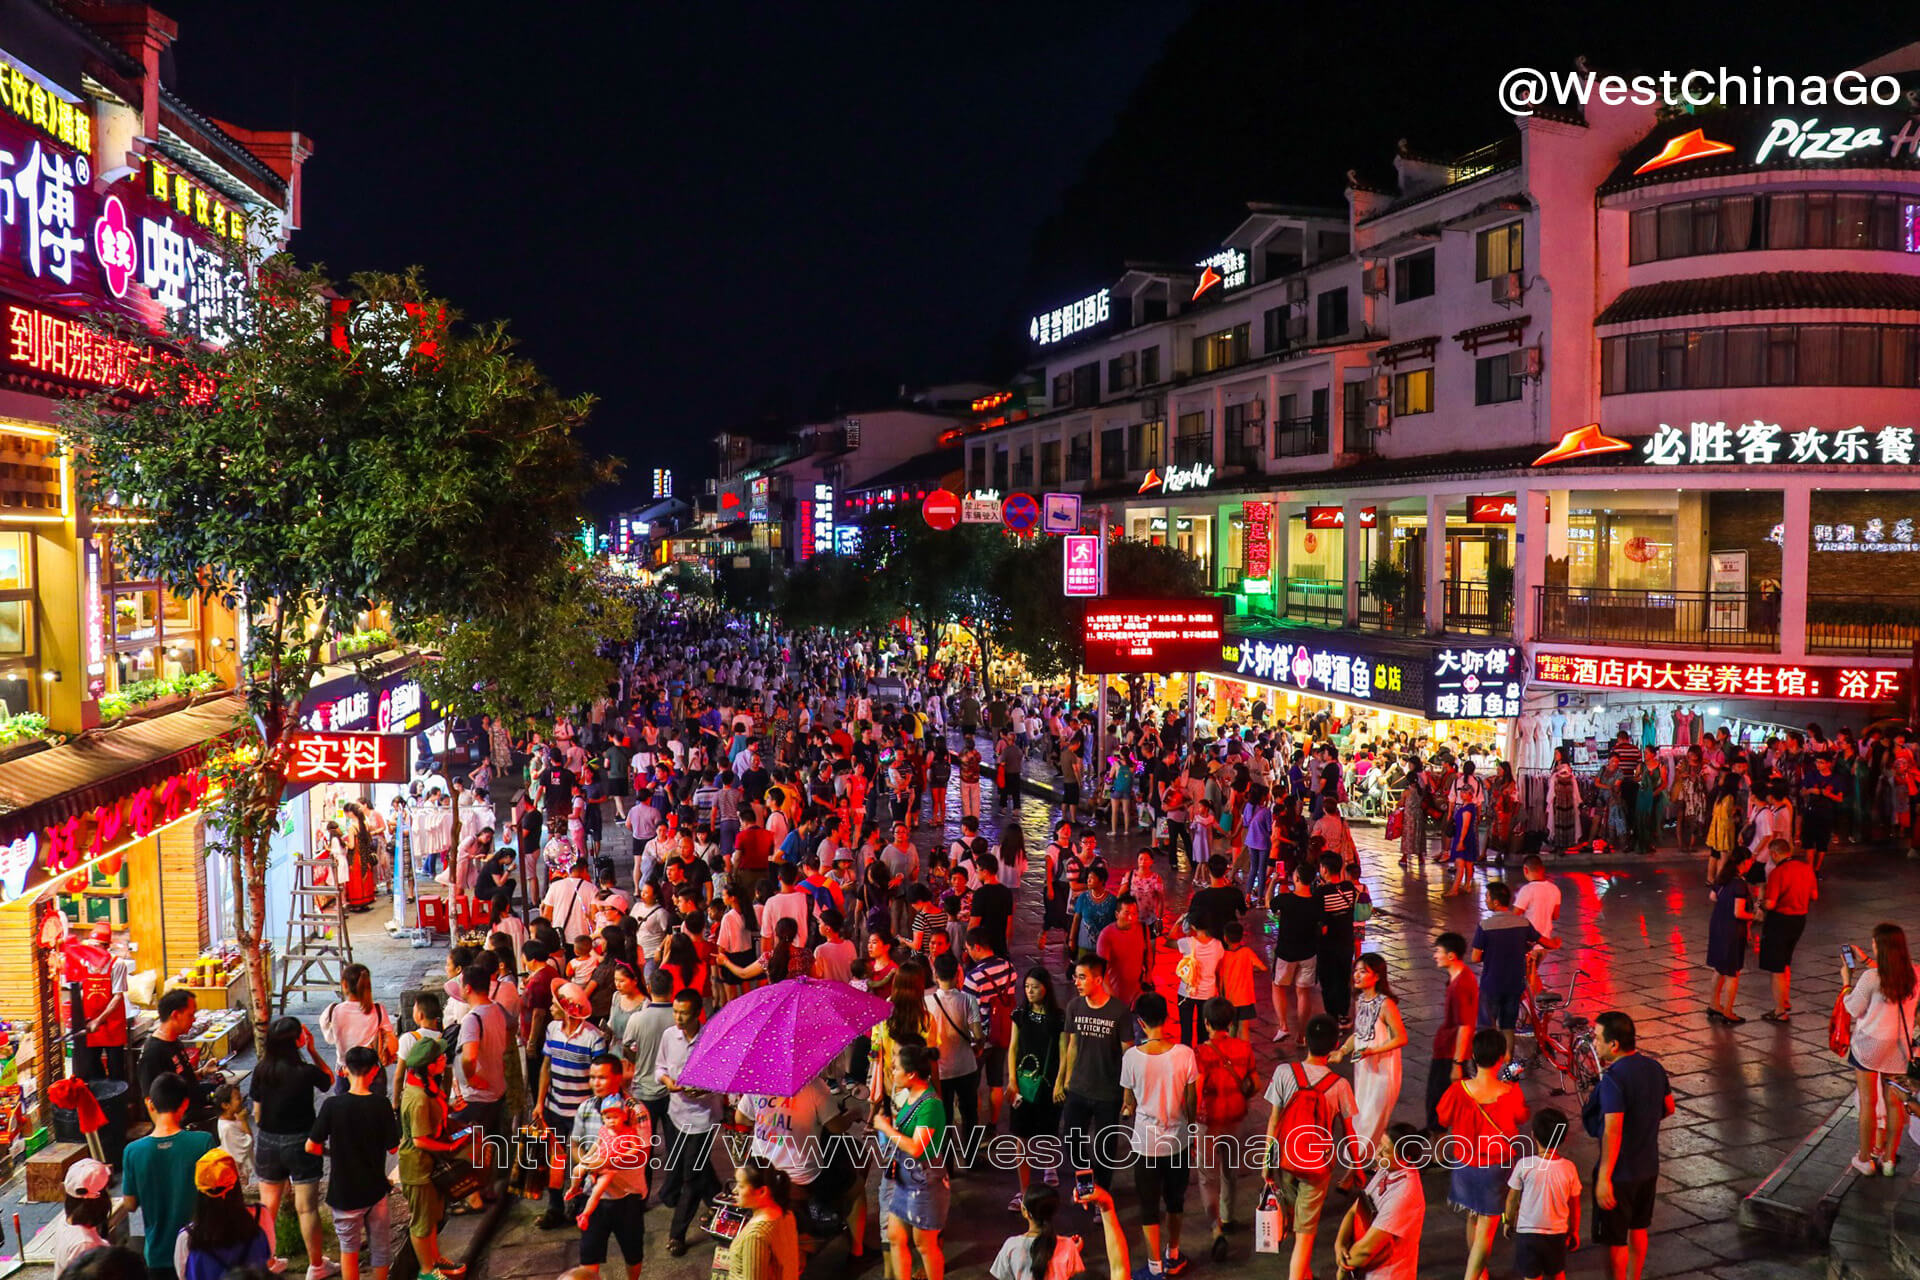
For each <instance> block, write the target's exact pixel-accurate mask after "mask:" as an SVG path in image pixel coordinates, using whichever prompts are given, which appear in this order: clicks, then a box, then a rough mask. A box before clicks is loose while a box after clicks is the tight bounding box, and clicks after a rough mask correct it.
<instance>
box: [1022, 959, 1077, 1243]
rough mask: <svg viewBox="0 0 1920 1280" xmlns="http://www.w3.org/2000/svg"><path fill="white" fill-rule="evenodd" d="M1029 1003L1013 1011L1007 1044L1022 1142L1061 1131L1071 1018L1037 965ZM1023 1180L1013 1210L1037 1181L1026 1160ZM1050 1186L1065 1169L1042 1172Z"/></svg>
mask: <svg viewBox="0 0 1920 1280" xmlns="http://www.w3.org/2000/svg"><path fill="white" fill-rule="evenodd" d="M1023 985H1024V989H1025V993H1026V1000H1025V1002H1024V1003H1022V1004H1021V1006H1020V1008H1019V1009H1017V1010H1015V1011H1014V1015H1013V1034H1012V1036H1011V1037H1010V1040H1009V1043H1008V1045H1007V1078H1008V1079H1009V1080H1011V1081H1012V1082H1013V1090H1012V1102H1013V1112H1012V1115H1011V1116H1010V1117H1009V1121H1010V1127H1011V1129H1012V1131H1013V1136H1014V1137H1015V1138H1016V1139H1018V1140H1019V1141H1020V1142H1021V1143H1022V1144H1024V1143H1026V1142H1028V1141H1031V1140H1032V1139H1034V1138H1038V1137H1040V1136H1041V1135H1043V1134H1044V1135H1046V1136H1048V1137H1051V1136H1052V1135H1053V1134H1055V1133H1056V1132H1058V1131H1059V1128H1060V1110H1059V1107H1058V1106H1057V1105H1056V1104H1055V1103H1054V1100H1053V1085H1054V1080H1055V1078H1056V1077H1057V1076H1058V1075H1059V1074H1060V1033H1061V1031H1062V1029H1063V1028H1064V1027H1065V1026H1066V1015H1065V1014H1064V1013H1063V1012H1061V1009H1060V1002H1059V1001H1058V1000H1057V999H1055V998H1054V994H1053V975H1052V974H1050V973H1048V972H1047V970H1046V968H1045V967H1044V966H1041V965H1035V966H1034V967H1033V968H1031V969H1029V970H1027V977H1026V981H1025V983H1024V984H1023ZM1015 1171H1016V1172H1017V1173H1018V1174H1019V1176H1020V1191H1019V1193H1018V1194H1016V1195H1015V1196H1014V1202H1015V1203H1014V1204H1013V1205H1012V1207H1014V1208H1018V1207H1019V1202H1020V1201H1021V1198H1022V1197H1023V1196H1024V1195H1025V1194H1026V1191H1027V1187H1028V1185H1029V1184H1030V1183H1031V1181H1032V1179H1033V1161H1032V1160H1030V1159H1026V1158H1025V1153H1024V1151H1023V1152H1022V1159H1021V1161H1020V1163H1019V1165H1018V1167H1017V1168H1016V1170H1015ZM1042 1172H1043V1176H1044V1177H1045V1179H1046V1182H1047V1184H1048V1185H1049V1186H1051V1185H1055V1184H1057V1183H1058V1182H1059V1181H1060V1171H1059V1169H1057V1168H1055V1167H1054V1166H1052V1165H1049V1166H1047V1167H1046V1169H1045V1170H1043V1171H1042Z"/></svg>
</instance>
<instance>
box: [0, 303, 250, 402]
mask: <svg viewBox="0 0 1920 1280" xmlns="http://www.w3.org/2000/svg"><path fill="white" fill-rule="evenodd" d="M6 318H7V324H6V362H7V363H8V364H9V365H17V366H19V367H20V368H23V369H31V370H33V371H34V372H35V373H42V374H45V375H47V376H48V377H50V378H59V379H61V380H62V381H65V382H77V383H79V384H80V385H82V386H87V387H101V388H105V389H107V390H112V391H125V392H128V393H130V394H132V395H147V394H149V393H150V392H152V391H153V389H154V366H155V365H156V364H160V365H165V366H167V369H168V371H169V372H176V373H180V374H183V375H186V376H189V377H191V378H192V379H193V380H194V383H193V385H192V386H191V387H190V388H189V390H188V394H187V396H186V399H187V402H188V403H189V404H207V403H210V402H211V401H212V399H213V390H214V387H213V380H212V379H211V378H208V377H206V376H205V375H204V374H200V373H197V372H195V371H194V370H193V366H192V365H190V364H188V363H187V362H185V361H183V360H181V359H180V358H179V357H178V356H176V355H174V354H173V353H172V352H169V351H160V350H156V349H155V348H154V347H153V346H152V345H151V344H149V343H145V342H135V341H132V340H130V339H127V338H122V337H120V336H118V335H117V334H111V333H108V332H106V331H105V330H102V329H96V328H95V327H93V326H92V325H90V324H83V323H82V322H80V321H78V320H73V319H69V318H68V317H66V316H57V315H53V314H51V313H49V312H45V311H39V310H36V309H34V308H33V307H23V306H21V305H20V304H19V303H12V302H10V303H8V304H7V317H6Z"/></svg>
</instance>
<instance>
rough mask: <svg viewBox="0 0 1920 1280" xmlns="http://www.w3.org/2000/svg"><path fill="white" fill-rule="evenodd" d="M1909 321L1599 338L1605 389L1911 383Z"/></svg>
mask: <svg viewBox="0 0 1920 1280" xmlns="http://www.w3.org/2000/svg"><path fill="white" fill-rule="evenodd" d="M1916 348H1920V327H1916V326H1913V325H1833V324H1802V325H1737V326H1732V327H1726V328H1701V329H1667V330H1663V331H1661V332H1658V333H1635V334H1628V335H1626V336H1624V337H1615V338H1604V339H1602V340H1601V344H1600V379H1601V393H1602V394H1603V395H1619V394H1621V393H1623V392H1638V391H1671V390H1682V389H1687V388H1706V387H1834V386H1840V387H1911V386H1913V385H1914V383H1915V380H1916V378H1917V377H1920V352H1917V351H1916Z"/></svg>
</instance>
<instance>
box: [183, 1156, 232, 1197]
mask: <svg viewBox="0 0 1920 1280" xmlns="http://www.w3.org/2000/svg"><path fill="white" fill-rule="evenodd" d="M193 1185H194V1186H196V1187H198V1188H199V1189H200V1194H201V1195H205V1196H223V1195H225V1194H226V1193H227V1192H229V1191H231V1190H233V1189H234V1188H235V1187H236V1186H238V1185H240V1166H239V1165H237V1164H235V1163H234V1162H233V1157H232V1156H230V1155H228V1154H227V1153H226V1152H225V1151H223V1150H221V1149H220V1148H219V1147H215V1148H214V1149H213V1150H211V1151H209V1152H207V1153H206V1154H205V1155H203V1156H201V1157H200V1159H199V1160H197V1161H195V1162H194V1166H193Z"/></svg>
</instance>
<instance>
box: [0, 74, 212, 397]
mask: <svg viewBox="0 0 1920 1280" xmlns="http://www.w3.org/2000/svg"><path fill="white" fill-rule="evenodd" d="M0 62H4V64H5V65H0V106H4V107H5V108H6V109H5V110H4V111H0V192H4V198H3V199H0V290H4V291H5V292H7V293H9V294H12V295H14V296H16V297H19V298H23V299H28V300H32V301H36V302H41V303H44V304H45V305H46V306H47V307H48V308H49V309H50V310H52V311H54V312H60V311H65V310H68V309H71V308H73V307H75V306H76V305H78V306H81V307H92V308H96V309H101V310H110V311H113V312H116V313H118V314H119V315H121V316H123V317H125V318H126V319H128V320H132V321H134V322H136V323H137V324H139V325H140V326H141V327H143V328H147V329H154V328H156V327H158V325H159V324H160V323H161V322H162V321H164V320H171V321H172V322H174V323H176V324H178V325H179V326H180V327H181V328H183V329H184V330H185V331H186V332H187V333H188V334H189V335H191V336H192V337H193V338H195V339H197V340H199V341H201V342H205V343H208V344H211V345H219V344H222V343H225V342H226V341H228V340H229V339H230V338H231V337H232V335H233V334H234V333H235V332H236V330H237V329H238V328H239V327H240V326H242V325H244V323H245V322H246V308H247V306H248V289H247V275H246V264H245V259H244V255H243V253H242V252H240V251H241V250H243V249H244V248H245V246H246V244H247V242H248V225H249V215H248V214H246V213H243V212H242V211H241V210H240V209H239V208H238V207H237V206H234V205H232V204H231V203H230V202H229V201H227V200H226V199H225V197H223V196H221V195H219V193H217V192H214V191H213V190H212V189H211V188H209V187H208V186H207V185H206V184H205V183H204V182H201V181H199V180H198V179H194V178H190V177H188V176H187V175H186V174H185V173H183V172H182V171H181V169H182V166H178V165H174V164H172V163H170V162H169V161H167V160H165V159H163V158H159V157H152V156H149V157H144V158H142V159H141V161H140V164H139V167H137V168H131V169H127V168H122V169H117V170H115V173H116V174H117V175H119V179H118V180H117V181H114V182H112V183H111V184H108V183H106V182H105V181H104V179H102V180H99V181H97V180H96V173H95V166H94V156H93V151H92V148H93V145H94V143H95V142H96V141H97V139H96V137H95V136H94V131H93V118H92V114H91V113H92V107H91V104H90V103H89V102H88V101H87V100H86V99H85V98H84V97H82V96H81V95H79V94H77V93H72V92H70V91H67V90H64V89H62V88H59V87H57V86H54V85H53V83H52V82H51V81H49V80H47V79H46V78H45V77H43V76H40V75H39V74H38V73H36V72H33V71H31V70H30V69H28V68H26V67H24V66H23V65H22V64H20V63H19V62H17V60H14V59H11V58H7V57H5V55H0ZM94 385H113V384H111V383H95V384H94Z"/></svg>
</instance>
